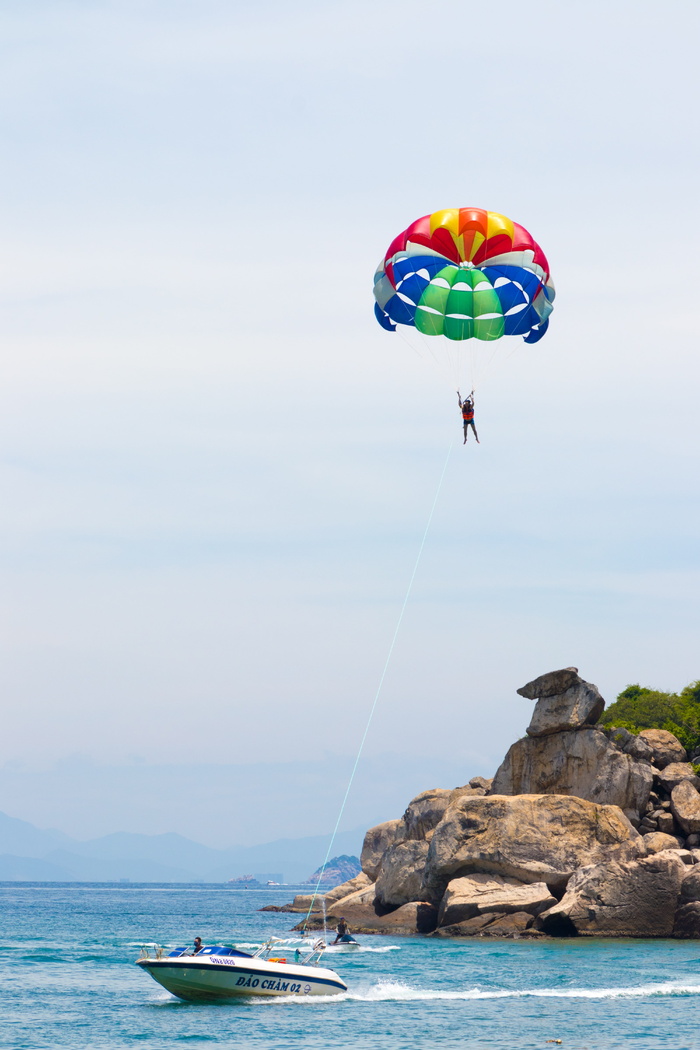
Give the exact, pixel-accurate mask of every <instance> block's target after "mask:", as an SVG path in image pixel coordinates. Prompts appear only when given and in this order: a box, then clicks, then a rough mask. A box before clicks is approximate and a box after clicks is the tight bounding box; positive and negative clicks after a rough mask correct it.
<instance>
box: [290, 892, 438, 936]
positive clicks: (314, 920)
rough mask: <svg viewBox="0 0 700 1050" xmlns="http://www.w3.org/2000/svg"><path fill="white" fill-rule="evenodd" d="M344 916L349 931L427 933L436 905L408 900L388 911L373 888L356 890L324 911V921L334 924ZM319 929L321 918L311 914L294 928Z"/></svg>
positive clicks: (396, 933)
mask: <svg viewBox="0 0 700 1050" xmlns="http://www.w3.org/2000/svg"><path fill="white" fill-rule="evenodd" d="M341 917H342V918H344V919H345V921H346V922H347V923H348V925H349V927H350V929H351V930H352V932H353V933H360V934H362V933H389V934H395V935H397V936H398V935H404V936H411V935H415V934H417V933H430V932H431V931H432V930H434V929H435V926H436V925H437V908H436V907H434V905H432V904H430V903H428V902H427V901H411V902H410V903H408V904H404V905H402V907H400V908H396V909H394V910H393V911H391V912H388V913H387V912H386V911H385V910H384V909H382V908H381V907H380V906H379V905H378V904H377V902H376V901H375V897H374V888H373V887H371V888H368V889H365V890H360V891H359V892H357V893H353V894H351V895H350V897H345V898H344V899H343V900H341V901H337V902H336V903H335V904H334V905H333V906H332V907H331V908H330V909H329V911H328V916H327V923H328V925H329V926H334V925H335V923H336V922H337V921H338V920H339V919H340V918H341ZM302 928H303V929H306V930H319V929H322V928H323V919H322V918H321V919H319V918H318V917H317V916H312V917H311V918H310V919H309V921H308V922H304V923H299V924H298V925H297V926H295V927H294V929H295V930H300V929H302Z"/></svg>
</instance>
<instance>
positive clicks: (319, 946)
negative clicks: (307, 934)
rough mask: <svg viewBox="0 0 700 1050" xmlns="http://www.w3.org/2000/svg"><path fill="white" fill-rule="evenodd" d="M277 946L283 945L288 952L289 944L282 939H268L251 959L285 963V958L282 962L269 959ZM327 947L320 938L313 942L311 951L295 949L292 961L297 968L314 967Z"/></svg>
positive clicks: (277, 948)
mask: <svg viewBox="0 0 700 1050" xmlns="http://www.w3.org/2000/svg"><path fill="white" fill-rule="evenodd" d="M279 945H285V947H286V950H287V951H289V946H288V945H289V942H288V941H286V940H284V938H282V937H270V938H269V940H267V941H265V943H264V944H263V945H261V947H260V948H258V950H257V951H256V952H254V953H253V958H254V959H260V958H267V959H268V960H269V961H270V962H286V961H287V959H286V958H285V959H283V960H281V959H271V958H270V956H271V953H272V952H273V951H279V947H277V946H279ZM327 947H328V945H327V944H326V942H325V941H324V940H323V938H322V937H321V938H319V939H318V940H317V941H315V942H314V944H313V945H312V947H311V949H310V950H308V951H303V950H300V949H298V948H297V949H296V950H295V952H294V957H293V961H294V963H296V965H297V966H314V965H316V964H317V963H318V962H319V960H320V958H321V955H322V954H323V952H324V951H325V950H326V948H327Z"/></svg>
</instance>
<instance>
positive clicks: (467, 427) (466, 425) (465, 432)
mask: <svg viewBox="0 0 700 1050" xmlns="http://www.w3.org/2000/svg"><path fill="white" fill-rule="evenodd" d="M468 430H469V424H468V423H465V424H464V441H463V442H462V444H463V445H466V443H467V431H468Z"/></svg>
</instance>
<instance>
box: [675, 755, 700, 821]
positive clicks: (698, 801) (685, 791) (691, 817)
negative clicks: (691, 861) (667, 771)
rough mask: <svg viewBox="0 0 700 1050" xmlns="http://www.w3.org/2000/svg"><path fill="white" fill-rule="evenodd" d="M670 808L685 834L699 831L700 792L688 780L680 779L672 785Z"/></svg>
mask: <svg viewBox="0 0 700 1050" xmlns="http://www.w3.org/2000/svg"><path fill="white" fill-rule="evenodd" d="M667 768H668V767H667ZM671 810H672V812H673V815H674V817H675V818H676V820H677V821H678V823H679V824H680V826H681V827H682V828H683V831H684V832H685V833H686V835H691V834H693V833H695V832H698V831H700V794H698V791H697V790H696V788H695V787H694V785H693V783H692V782H691V781H690V780H681V782H680V783H679V784H677V785H676V786H675V787H674V789H673V791H672V792H671Z"/></svg>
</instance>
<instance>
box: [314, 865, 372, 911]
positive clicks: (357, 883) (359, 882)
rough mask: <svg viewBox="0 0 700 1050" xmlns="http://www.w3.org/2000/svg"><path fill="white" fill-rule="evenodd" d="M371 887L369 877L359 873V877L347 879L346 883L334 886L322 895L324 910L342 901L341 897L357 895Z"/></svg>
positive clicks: (362, 872)
mask: <svg viewBox="0 0 700 1050" xmlns="http://www.w3.org/2000/svg"><path fill="white" fill-rule="evenodd" d="M371 885H372V880H371V879H370V877H369V875H365V873H364V871H361V872H360V874H359V875H356V876H355V878H354V879H348V881H347V882H343V883H342V884H341V885H340V886H335V887H334V888H333V889H332V890H329V891H328V893H324V895H323V899H324V901H325V904H326V908H329V907H330V906H331V905H332V904H335V902H336V901H339V900H342V899H343V897H348V896H349V895H350V894H351V893H357V892H358V890H366V889H367V888H368V887H369V886H371Z"/></svg>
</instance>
